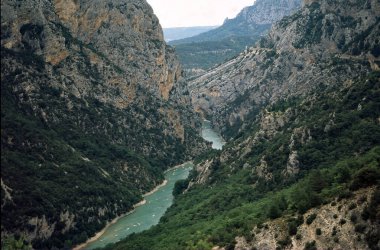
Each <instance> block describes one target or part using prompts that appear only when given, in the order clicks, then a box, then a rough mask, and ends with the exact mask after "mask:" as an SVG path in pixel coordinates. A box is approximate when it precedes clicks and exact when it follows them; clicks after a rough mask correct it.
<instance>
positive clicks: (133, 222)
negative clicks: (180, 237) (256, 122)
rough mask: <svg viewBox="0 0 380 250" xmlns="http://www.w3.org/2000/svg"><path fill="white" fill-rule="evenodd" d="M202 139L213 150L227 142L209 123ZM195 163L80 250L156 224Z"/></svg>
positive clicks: (168, 179)
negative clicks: (176, 188)
mask: <svg viewBox="0 0 380 250" xmlns="http://www.w3.org/2000/svg"><path fill="white" fill-rule="evenodd" d="M202 137H203V138H204V139H205V140H207V141H210V142H212V143H213V145H212V147H213V148H215V149H221V148H222V146H223V145H224V141H223V139H222V138H221V137H220V136H219V135H218V134H217V133H216V132H215V131H214V130H213V129H212V128H211V124H210V122H209V121H204V122H203V128H202ZM192 168H193V164H192V163H185V164H183V165H181V166H179V167H177V168H173V169H170V170H169V171H167V172H166V173H165V180H166V185H163V186H160V187H159V188H158V189H157V190H156V191H155V192H152V193H151V194H149V195H147V196H145V197H144V199H145V203H144V204H143V205H140V206H137V207H136V208H135V210H134V211H133V212H131V213H130V214H128V215H125V216H124V217H121V218H119V219H118V220H117V221H116V222H115V223H113V224H111V225H109V226H108V227H107V228H106V229H105V230H103V231H102V233H100V236H99V237H96V240H94V241H92V242H91V240H90V242H88V243H87V244H85V245H82V246H81V247H78V248H76V249H95V248H101V247H104V246H106V245H107V244H110V243H115V242H118V241H120V240H121V239H123V238H125V237H127V236H128V235H130V234H132V233H138V232H141V231H144V230H147V229H149V228H150V227H152V226H154V225H156V224H157V223H158V222H159V220H160V218H161V217H162V216H163V215H164V213H165V211H166V210H167V209H168V208H169V207H170V206H171V205H172V204H173V195H172V191H173V188H174V184H175V183H176V182H177V181H178V180H183V179H186V178H187V177H188V175H189V172H190V170H191V169H192Z"/></svg>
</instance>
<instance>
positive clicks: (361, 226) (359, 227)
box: [355, 224, 367, 234]
mask: <svg viewBox="0 0 380 250" xmlns="http://www.w3.org/2000/svg"><path fill="white" fill-rule="evenodd" d="M366 228H367V226H366V225H364V224H358V225H356V226H355V232H357V233H361V234H362V233H364V231H365V229H366Z"/></svg>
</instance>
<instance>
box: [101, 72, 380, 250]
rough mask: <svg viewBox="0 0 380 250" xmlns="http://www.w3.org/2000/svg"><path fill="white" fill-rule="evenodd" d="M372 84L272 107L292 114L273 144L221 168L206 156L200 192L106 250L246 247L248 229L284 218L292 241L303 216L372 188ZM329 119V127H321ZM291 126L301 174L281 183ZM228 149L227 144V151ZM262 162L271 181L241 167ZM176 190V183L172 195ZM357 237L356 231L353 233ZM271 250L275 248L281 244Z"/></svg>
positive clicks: (377, 94) (378, 154)
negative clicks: (303, 131) (304, 134)
mask: <svg viewBox="0 0 380 250" xmlns="http://www.w3.org/2000/svg"><path fill="white" fill-rule="evenodd" d="M379 77H380V73H372V74H370V75H368V76H366V77H362V78H359V79H357V80H356V81H355V83H354V84H352V85H351V86H350V87H346V88H344V89H343V90H338V89H329V90H321V89H319V90H317V91H316V92H315V93H314V95H313V97H312V98H310V99H304V100H299V101H289V102H286V101H285V102H284V101H283V102H281V103H278V104H276V105H273V106H272V107H271V108H272V112H284V110H292V111H294V113H295V114H297V115H296V116H293V117H291V120H290V121H288V122H287V125H286V126H285V127H284V128H282V129H281V131H279V132H278V133H277V134H276V135H275V136H274V137H273V138H271V139H267V140H262V141H261V142H259V143H258V144H257V145H255V148H254V150H253V151H252V153H251V154H250V155H248V156H245V157H244V158H243V159H241V161H236V160H232V161H227V162H223V163H222V162H221V161H220V158H219V154H220V152H219V153H216V155H215V152H212V153H211V154H210V155H209V157H213V159H214V161H213V162H214V163H213V165H212V173H211V175H210V177H209V179H208V181H207V182H206V184H205V185H195V186H193V187H192V188H191V189H190V190H189V191H188V192H186V193H184V194H179V195H178V194H177V198H176V200H175V203H174V205H173V206H172V207H171V208H170V209H169V210H168V212H167V213H166V214H165V216H164V217H163V218H162V219H161V223H160V224H159V225H157V226H155V227H153V228H152V229H151V230H148V231H145V232H143V233H141V234H137V235H131V236H130V237H128V238H127V239H126V240H124V241H122V242H120V243H118V244H116V245H113V246H110V247H108V248H107V249H210V248H211V247H212V246H215V245H219V246H225V247H226V249H233V246H234V244H235V240H234V238H235V237H236V236H245V237H246V239H248V240H250V239H252V236H253V235H252V234H251V231H252V229H253V228H254V226H258V227H261V225H262V223H263V222H264V221H266V220H268V219H273V218H277V217H279V216H283V215H291V214H296V215H297V214H298V217H297V216H296V217H295V218H294V219H293V220H289V225H288V227H289V230H288V231H289V235H295V234H296V233H297V227H298V225H300V224H302V223H303V222H304V220H305V221H306V223H310V224H311V223H312V222H313V220H314V219H315V218H313V216H310V217H308V218H303V216H302V215H303V213H305V212H306V211H307V210H308V209H310V208H312V207H315V206H318V205H320V204H322V203H326V202H331V201H333V200H334V199H336V198H337V197H338V198H339V199H344V198H347V197H349V196H350V195H351V192H352V191H354V190H357V189H360V188H364V187H368V186H373V185H379V181H380V169H379V167H378V166H379V165H380V148H379V146H378V145H380V127H379V121H378V117H380V101H379V100H380V81H379V79H380V78H379ZM333 114H334V116H332V115H333ZM295 120H297V122H295ZM330 120H333V123H331V124H333V125H331V126H326V125H327V124H329V121H330ZM296 127H306V128H309V129H310V131H311V132H310V134H311V136H312V139H311V140H310V141H308V142H306V143H303V144H302V143H296V145H295V147H296V149H297V151H298V152H299V156H300V157H299V162H300V173H299V174H298V175H297V176H293V177H288V178H284V177H283V175H282V174H281V173H282V172H283V169H284V166H286V161H287V158H288V155H289V150H288V145H289V139H290V137H291V134H292V131H293V129H294V128H296ZM258 129H259V128H257V127H255V126H253V127H251V128H249V129H246V131H244V133H241V134H240V137H241V138H240V139H239V138H238V140H244V139H245V138H247V137H248V136H251V135H252V134H255V133H256V132H257V131H258ZM234 143H236V142H232V143H230V144H228V145H227V149H228V147H233V145H234ZM227 149H226V148H225V149H224V150H227ZM263 156H265V159H266V160H267V162H268V169H269V171H270V172H271V173H272V174H273V179H272V180H270V181H268V180H265V179H264V178H260V177H259V176H257V175H256V174H255V172H254V171H252V169H251V168H249V167H248V168H247V167H243V166H244V163H247V162H248V163H249V165H251V166H255V165H256V166H257V165H258V164H259V162H260V159H261V158H262V157H263ZM182 185H183V183H181V184H178V189H177V190H176V193H178V190H181V189H182V188H181V186H182ZM378 196H379V191H377V192H376V194H375V195H374V197H373V199H372V201H371V205H370V207H374V206H377V205H376V204H378V203H379V197H378ZM370 207H368V208H367V209H366V211H363V216H364V217H365V218H366V219H370V218H371V220H379V219H380V218H378V214H377V215H376V214H374V213H373V211H372V212H371V209H370ZM369 213H371V215H370V214H369ZM322 230H323V229H322ZM357 230H361V228H359V226H358V229H357ZM320 233H322V231H321V229H319V230H318V229H317V230H316V234H320ZM370 234H371V232H369V233H368V235H366V236H365V239H366V240H367V243H368V245H369V246H372V247H373V246H376V244H377V242H378V240H379V239H378V238H376V237H373V235H370ZM278 244H279V247H280V248H281V247H284V246H286V245H287V244H288V242H278ZM313 247H314V248H315V247H316V246H315V242H314V243H313V242H310V244H307V246H305V249H306V248H307V249H312V248H313ZM373 249H376V248H373Z"/></svg>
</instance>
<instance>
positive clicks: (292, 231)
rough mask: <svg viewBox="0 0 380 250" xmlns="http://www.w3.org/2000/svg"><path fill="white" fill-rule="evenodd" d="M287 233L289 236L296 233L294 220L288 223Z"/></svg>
mask: <svg viewBox="0 0 380 250" xmlns="http://www.w3.org/2000/svg"><path fill="white" fill-rule="evenodd" d="M288 233H289V235H290V236H293V235H296V234H297V224H296V222H295V221H292V222H290V223H288Z"/></svg>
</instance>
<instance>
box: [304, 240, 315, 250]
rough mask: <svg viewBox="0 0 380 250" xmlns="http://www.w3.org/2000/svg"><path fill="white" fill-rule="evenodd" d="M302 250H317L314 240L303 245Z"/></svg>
mask: <svg viewBox="0 0 380 250" xmlns="http://www.w3.org/2000/svg"><path fill="white" fill-rule="evenodd" d="M304 250H317V246H316V243H315V240H314V241H310V242H307V243H306V244H305V248H304Z"/></svg>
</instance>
